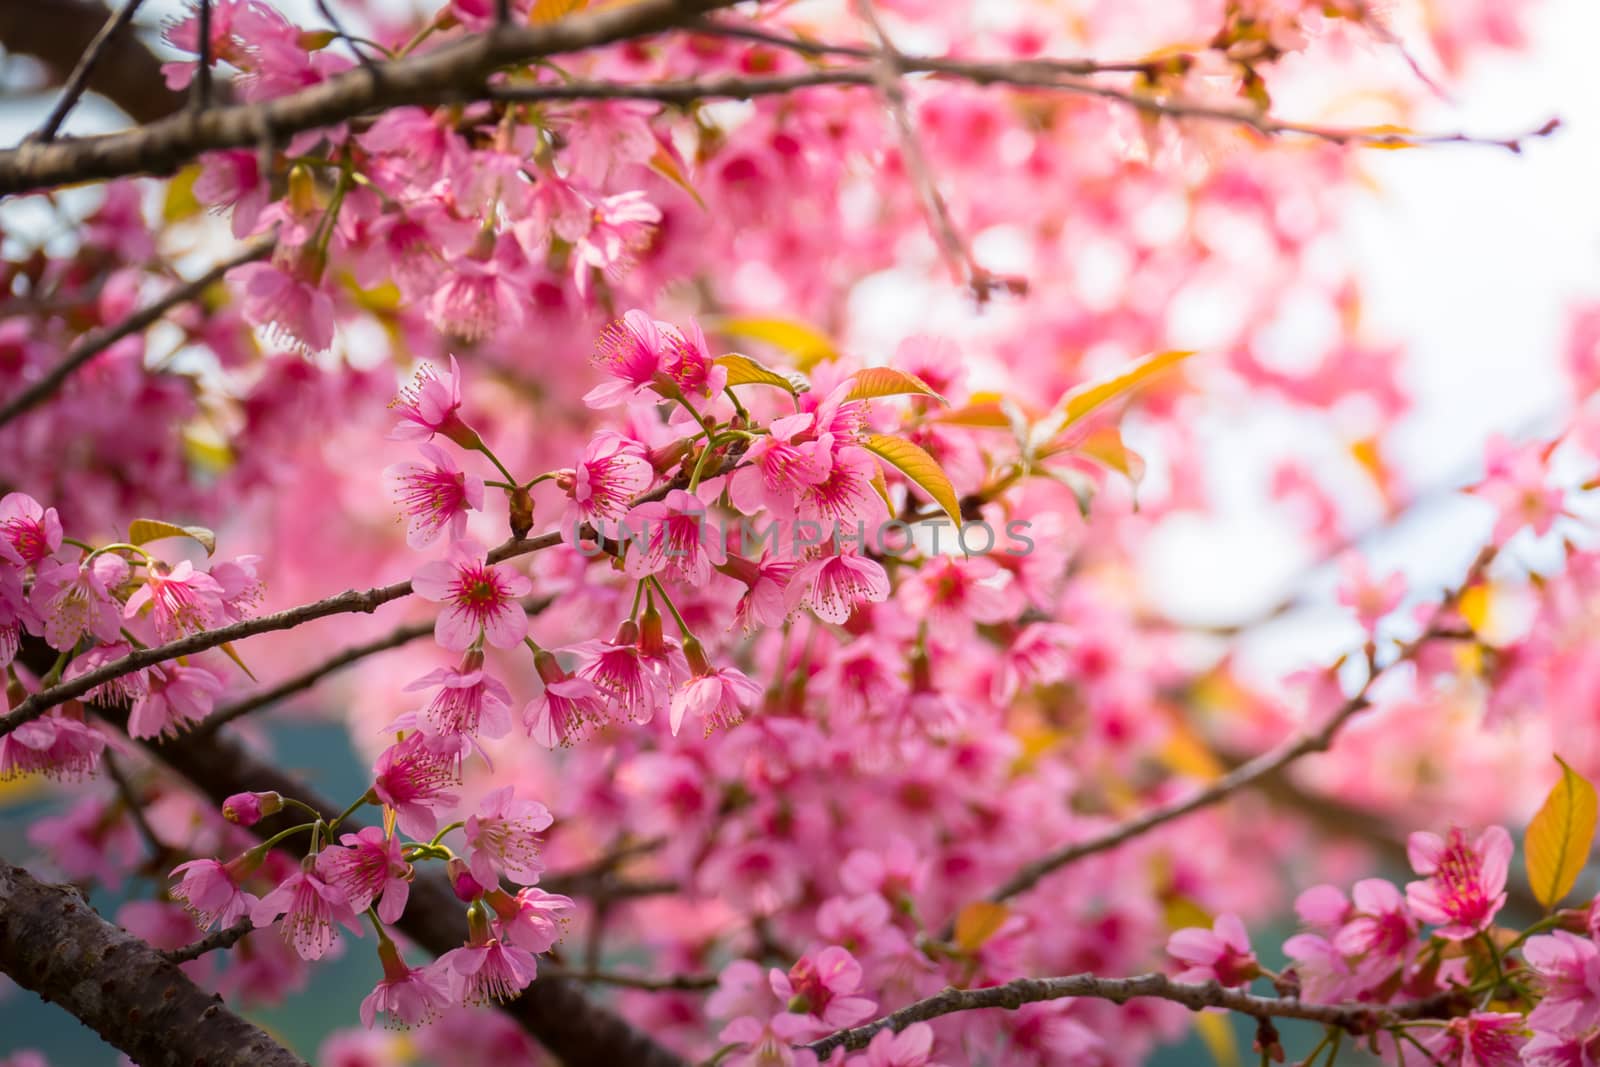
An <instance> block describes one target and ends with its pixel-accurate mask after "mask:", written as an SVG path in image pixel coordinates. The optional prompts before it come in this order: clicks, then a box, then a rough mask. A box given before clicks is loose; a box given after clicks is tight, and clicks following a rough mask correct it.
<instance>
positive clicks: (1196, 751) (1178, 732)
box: [1160, 719, 1226, 782]
mask: <svg viewBox="0 0 1600 1067" xmlns="http://www.w3.org/2000/svg"><path fill="white" fill-rule="evenodd" d="M1160 757H1161V762H1162V763H1163V764H1164V765H1166V766H1167V767H1168V768H1169V769H1171V770H1173V771H1176V772H1177V773H1179V774H1182V775H1185V776H1187V777H1190V778H1197V779H1199V780H1200V781H1202V782H1212V781H1215V780H1216V779H1218V778H1221V777H1222V775H1223V772H1224V771H1225V770H1226V768H1224V767H1223V765H1222V761H1221V760H1219V759H1217V757H1216V754H1215V753H1213V752H1212V751H1211V749H1210V748H1209V747H1207V745H1206V743H1205V742H1204V741H1203V740H1201V738H1200V735H1199V734H1197V733H1195V732H1194V730H1193V729H1191V728H1190V726H1189V724H1188V723H1186V722H1183V721H1182V720H1178V719H1175V720H1174V721H1173V723H1172V732H1171V733H1169V734H1168V735H1167V740H1166V743H1165V744H1163V745H1162V746H1161V752H1160Z"/></svg>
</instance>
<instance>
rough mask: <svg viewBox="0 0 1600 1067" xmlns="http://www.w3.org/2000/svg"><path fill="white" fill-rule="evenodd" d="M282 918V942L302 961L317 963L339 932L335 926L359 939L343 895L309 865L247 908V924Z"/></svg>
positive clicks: (358, 929) (354, 918)
mask: <svg viewBox="0 0 1600 1067" xmlns="http://www.w3.org/2000/svg"><path fill="white" fill-rule="evenodd" d="M279 916H282V918H283V939H284V940H285V941H286V942H288V943H289V944H290V945H292V946H293V947H294V950H295V952H296V953H298V954H299V956H300V958H301V959H305V960H320V959H321V958H322V957H323V956H326V955H327V954H328V952H329V951H330V950H331V949H332V948H333V943H334V941H335V939H336V938H337V937H338V935H339V932H338V930H336V929H335V928H334V925H333V924H334V923H336V922H337V923H340V924H342V925H343V926H345V927H347V928H348V929H349V930H350V931H351V932H352V933H353V934H355V935H356V936H357V937H360V936H361V923H360V919H359V918H358V916H357V915H356V913H355V911H354V910H353V909H352V908H351V907H350V902H349V900H348V899H347V898H346V897H345V895H344V893H343V892H342V891H341V890H339V889H336V888H335V887H333V886H331V885H329V884H328V883H327V882H325V881H323V880H322V878H321V877H319V876H318V875H317V874H316V872H315V871H314V870H313V869H312V868H311V866H310V865H307V866H303V867H301V868H300V869H299V870H297V871H295V873H293V874H291V875H290V876H289V877H287V878H285V879H284V880H283V881H282V882H279V883H278V887H277V888H276V889H274V890H273V891H272V892H270V893H268V894H267V895H266V896H264V897H262V898H261V899H260V900H259V901H257V902H256V903H255V905H254V906H252V907H251V909H250V921H251V922H253V923H255V924H256V925H257V926H271V925H272V924H273V923H274V922H277V921H278V918H279Z"/></svg>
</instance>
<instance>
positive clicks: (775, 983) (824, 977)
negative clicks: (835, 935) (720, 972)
mask: <svg viewBox="0 0 1600 1067" xmlns="http://www.w3.org/2000/svg"><path fill="white" fill-rule="evenodd" d="M767 979H768V981H769V982H771V984H772V992H773V994H774V995H775V996H776V997H777V998H778V999H779V1000H780V1001H782V1002H783V1003H784V1004H785V1006H786V1008H787V1014H789V1015H792V1016H797V1017H798V1020H797V1021H799V1022H803V1023H805V1024H806V1026H807V1032H812V1033H817V1034H824V1033H828V1032H831V1031H833V1030H838V1029H842V1028H844V1027H847V1026H854V1025H856V1024H857V1023H859V1022H862V1021H864V1020H866V1019H868V1018H870V1017H871V1016H872V1012H873V1009H874V1008H875V1007H876V1005H875V1004H874V1003H873V1001H872V999H871V998H870V997H864V996H861V995H860V993H861V964H860V963H858V962H856V959H855V957H854V956H852V955H851V954H850V953H849V951H847V950H846V949H843V948H840V947H839V946H838V945H829V946H828V947H827V948H825V949H823V950H822V951H821V952H818V953H816V954H812V953H807V954H806V955H804V956H801V957H800V959H799V961H798V962H796V963H795V965H794V966H793V967H790V968H789V970H788V971H787V972H784V971H780V970H778V969H777V968H773V969H772V970H771V971H769V972H768V973H767Z"/></svg>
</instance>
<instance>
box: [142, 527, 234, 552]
mask: <svg viewBox="0 0 1600 1067" xmlns="http://www.w3.org/2000/svg"><path fill="white" fill-rule="evenodd" d="M168 537H187V538H189V540H191V541H198V542H199V543H200V546H201V547H202V548H204V549H205V550H206V555H208V556H209V555H211V554H212V553H213V552H215V551H216V550H217V535H216V534H214V533H212V532H211V531H210V530H208V529H206V528H205V527H204V526H179V525H178V524H176V523H172V522H163V521H162V520H160V519H134V520H133V521H132V522H130V523H128V543H129V544H130V545H143V544H147V543H149V542H151V541H161V540H165V539H166V538H168Z"/></svg>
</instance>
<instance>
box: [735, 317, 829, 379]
mask: <svg viewBox="0 0 1600 1067" xmlns="http://www.w3.org/2000/svg"><path fill="white" fill-rule="evenodd" d="M705 327H706V329H707V331H709V332H712V333H720V334H722V335H724V336H727V337H747V338H749V339H750V340H752V341H761V342H764V343H765V344H769V345H771V346H772V347H774V348H778V349H782V350H783V351H785V352H787V353H789V354H790V355H791V356H793V357H794V363H795V366H797V367H799V368H800V369H801V370H802V371H808V370H810V369H811V368H812V367H815V366H816V365H817V364H818V363H826V362H828V361H830V360H835V359H838V358H839V352H838V350H837V349H836V348H834V347H833V342H832V341H830V340H828V338H827V337H826V336H824V335H823V334H821V333H819V332H818V331H817V330H815V329H813V328H811V327H810V326H807V325H806V324H804V323H801V322H794V321H792V320H790V319H778V318H765V317H760V316H731V317H728V318H720V319H710V320H707V321H706V322H705Z"/></svg>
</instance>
